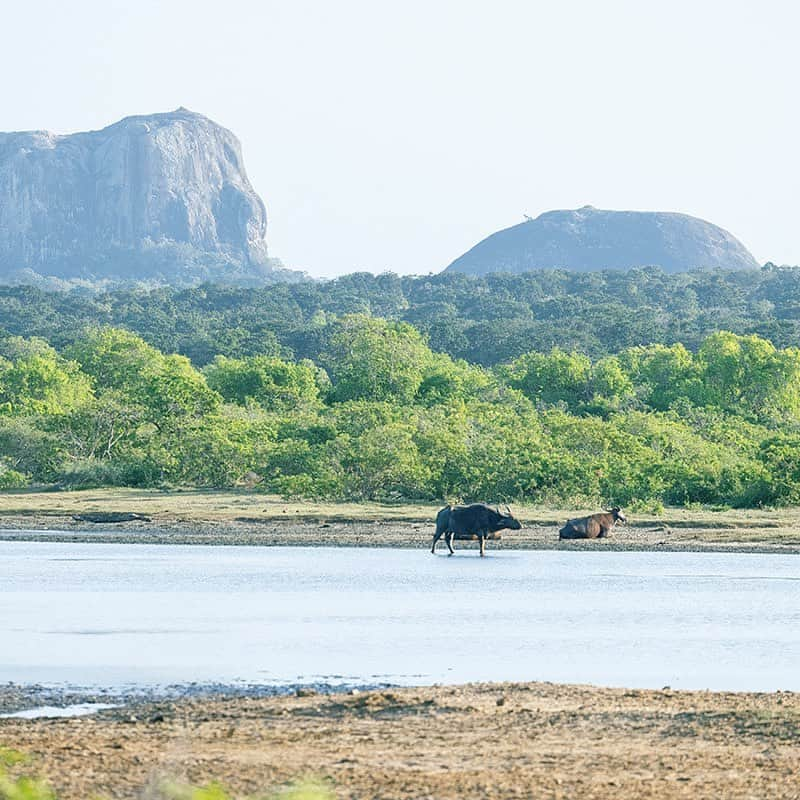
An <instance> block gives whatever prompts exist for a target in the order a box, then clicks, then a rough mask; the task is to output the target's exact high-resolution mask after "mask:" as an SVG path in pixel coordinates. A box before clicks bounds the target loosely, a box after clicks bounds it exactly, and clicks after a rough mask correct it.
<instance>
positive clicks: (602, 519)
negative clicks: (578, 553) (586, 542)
mask: <svg viewBox="0 0 800 800" xmlns="http://www.w3.org/2000/svg"><path fill="white" fill-rule="evenodd" d="M617 521H620V522H626V521H627V520H626V519H625V515H624V514H623V513H622V509H620V508H612V509H610V510H609V511H606V512H605V513H603V514H592V515H590V516H588V517H578V518H576V519H568V520H567V524H566V525H565V526H564V527H563V528H562V529H561V530H560V531H559V532H558V538H559V539H603V538H605V537H606V536H608V532H609V531H610V530H611V529H612V528H613V527H614V525H616V524H617Z"/></svg>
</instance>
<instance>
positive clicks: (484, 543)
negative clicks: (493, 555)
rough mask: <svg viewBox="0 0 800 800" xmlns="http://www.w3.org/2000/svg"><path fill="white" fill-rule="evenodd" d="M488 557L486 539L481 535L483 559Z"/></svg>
mask: <svg viewBox="0 0 800 800" xmlns="http://www.w3.org/2000/svg"><path fill="white" fill-rule="evenodd" d="M485 555H486V537H485V536H484V535H483V534H481V558H483V557H484V556H485Z"/></svg>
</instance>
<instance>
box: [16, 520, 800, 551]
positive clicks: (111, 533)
mask: <svg viewBox="0 0 800 800" xmlns="http://www.w3.org/2000/svg"><path fill="white" fill-rule="evenodd" d="M558 527H559V525H558V524H552V525H543V524H527V525H526V526H525V527H524V528H523V529H522V530H521V531H513V532H510V533H509V532H506V533H505V534H504V535H503V538H502V539H501V540H500V541H492V542H489V543H488V544H487V550H488V551H489V552H491V551H496V550H578V551H581V550H583V551H586V550H588V551H663V552H740V553H794V554H798V553H800V541H798V542H794V541H786V540H785V539H782V540H781V541H774V540H770V539H769V537H768V536H767V537H763V538H761V539H760V540H759V539H753V538H748V539H745V538H742V537H737V535H736V533H737V531H736V529H723V530H720V529H711V530H709V529H705V528H701V527H698V528H671V527H670V526H669V525H667V524H661V525H638V526H634V525H630V526H625V527H619V528H617V529H616V530H615V531H614V534H613V536H612V537H611V538H608V539H603V540H593V541H580V540H579V541H560V540H559V538H558ZM747 533H748V534H750V535H751V537H752V531H747ZM432 535H433V528H432V525H431V524H430V523H429V522H423V521H414V520H408V521H399V520H387V521H379V520H371V521H370V520H356V521H332V522H327V521H322V520H297V519H288V520H285V521H284V520H274V519H265V520H255V519H243V518H240V519H231V520H201V519H192V520H174V519H173V520H163V519H162V520H153V521H152V522H138V521H134V522H123V523H117V524H108V523H101V524H96V523H87V522H81V521H79V520H75V519H73V518H72V517H71V516H61V515H48V516H44V515H37V514H31V515H25V516H12V515H4V516H2V517H0V541H49V542H107V543H108V542H112V543H114V542H115V543H125V544H189V545H223V546H224V545H230V546H241V545H262V546H281V545H282V546H292V547H392V548H413V549H425V548H430V545H431V539H432ZM455 546H456V549H457V550H470V551H472V550H476V549H477V544H476V543H473V542H457V543H456V545H455ZM438 552H439V553H440V554H445V553H446V552H447V548H446V547H445V545H444V544H443V543H442V542H440V543H439V548H438Z"/></svg>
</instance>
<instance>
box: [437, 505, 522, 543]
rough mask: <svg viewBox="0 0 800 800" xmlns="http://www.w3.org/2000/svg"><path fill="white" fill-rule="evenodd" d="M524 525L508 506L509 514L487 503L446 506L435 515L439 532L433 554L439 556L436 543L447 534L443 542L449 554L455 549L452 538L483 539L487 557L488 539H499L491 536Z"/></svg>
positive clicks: (516, 529)
mask: <svg viewBox="0 0 800 800" xmlns="http://www.w3.org/2000/svg"><path fill="white" fill-rule="evenodd" d="M521 527H522V525H520V524H519V521H518V520H516V519H514V516H513V515H512V514H511V510H510V509H509V507H508V506H506V513H505V514H501V513H500V512H499V511H498V510H497V509H495V508H490V507H489V506H487V505H486V504H485V503H473V504H472V505H470V506H445V507H444V508H443V509H442V510H441V511H440V512H439V513H438V514H437V515H436V533H435V534H434V535H433V546H432V547H431V553H434V554H435V553H436V542H438V541H439V539H441V537H442V534H444V540H445V542H446V543H447V548H448V550H449V551H450V555H453V553H455V550H453V539H480V542H481V555H482V556H483V555H485V554H486V540H487V539H489V538H491V539H494V538H498V539H499V538H500V537H499V536H498V537H495V536H492V535H491V534H494V533H497V531H501V530H503V529H504V528H507V529H509V530H512V531H518V530H519V529H520V528H521Z"/></svg>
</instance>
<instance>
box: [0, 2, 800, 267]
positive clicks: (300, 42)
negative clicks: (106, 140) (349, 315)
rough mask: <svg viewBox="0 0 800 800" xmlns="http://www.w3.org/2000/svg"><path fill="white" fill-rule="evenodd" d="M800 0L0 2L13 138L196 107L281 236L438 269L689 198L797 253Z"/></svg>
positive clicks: (295, 251) (358, 261)
mask: <svg viewBox="0 0 800 800" xmlns="http://www.w3.org/2000/svg"><path fill="white" fill-rule="evenodd" d="M797 8H798V4H796V3H793V2H775V1H774V0H773V1H771V0H761V1H760V2H756V1H755V0H752V2H737V1H736V0H729V2H716V1H713V0H707V1H706V2H703V0H695V1H694V2H684V0H669V2H667V1H666V0H664V2H658V3H655V2H645V1H643V0H639V1H638V2H633V1H631V2H628V1H626V0H586V1H585V2H579V1H578V0H574V1H573V2H570V1H569V0H558V1H556V0H553V1H552V2H547V3H544V2H532V1H531V2H510V1H509V2H503V0H493V1H492V2H489V0H487V1H486V2H468V0H460V1H458V2H456V1H454V2H449V1H447V2H445V1H443V2H436V1H435V0H428V2H418V1H417V0H404V1H403V2H397V3H389V2H380V0H373V2H366V1H363V2H360V1H359V2H356V1H355V0H338V1H337V2H319V1H316V2H314V1H311V0H285V2H272V1H269V0H268V1H266V2H244V1H243V0H226V2H208V1H207V0H191V1H186V0H174V1H173V2H170V0H158V1H156V0H136V1H135V2H121V0H72V1H71V2H69V3H65V2H63V0H38V2H36V3H23V2H22V0H3V1H2V5H1V6H0V10H1V11H2V16H1V17H0V19H2V31H1V32H0V74H2V75H3V90H2V96H1V102H0V130H27V129H34V128H37V129H39V128H45V129H49V130H52V131H54V132H58V133H65V132H70V131H75V130H85V129H91V128H100V127H103V126H104V125H107V124H109V123H111V122H114V121H116V120H117V119H119V118H121V117H123V116H128V115H130V114H139V113H148V112H153V111H167V110H171V109H174V108H177V107H178V106H181V105H183V106H186V107H188V108H190V109H192V110H194V111H199V112H201V113H204V114H206V115H207V116H209V117H211V118H212V119H215V120H216V121H217V122H220V123H222V124H223V125H225V126H226V127H228V128H230V129H231V130H233V131H234V132H235V133H236V134H237V135H238V136H239V138H240V139H241V140H242V144H243V148H244V157H245V163H246V165H247V169H248V173H249V176H250V179H251V181H252V183H253V185H254V186H255V188H256V190H257V191H258V192H259V193H260V194H261V196H262V197H263V198H264V200H265V202H266V204H267V210H268V214H269V219H270V222H269V231H268V241H269V245H270V251H271V253H272V254H273V255H274V256H277V257H280V258H282V259H283V260H284V262H285V263H286V264H287V265H288V266H293V267H299V268H304V269H307V270H308V271H310V272H311V273H312V274H314V275H325V276H329V275H334V274H341V273H344V272H350V271H353V270H356V269H366V270H370V271H382V270H384V269H391V270H394V271H397V272H414V273H427V272H429V271H439V270H440V269H442V268H443V267H445V266H446V265H447V264H448V263H449V262H450V261H451V260H452V259H453V258H455V257H456V256H458V255H460V254H461V253H462V252H464V251H465V250H467V249H468V248H469V247H471V246H472V245H473V244H475V243H476V242H477V241H478V240H480V239H482V238H483V237H484V236H486V235H488V234H489V233H492V232H493V231H495V230H497V229H498V228H502V227H506V226H508V225H512V224H514V223H516V222H518V221H521V220H522V216H523V214H529V215H531V216H535V215H537V214H539V213H541V212H542V211H546V210H549V209H553V208H576V207H579V206H582V205H586V204H592V205H595V206H598V207H603V208H626V209H652V210H669V211H683V212H686V213H689V214H695V215H697V216H700V217H703V218H705V219H708V220H710V221H712V222H715V223H717V224H719V225H722V226H723V227H724V228H727V229H728V230H730V231H731V232H732V233H734V235H736V236H738V237H739V238H740V239H741V240H742V241H743V242H744V243H745V245H747V246H748V247H749V248H750V249H751V250H752V251H753V253H754V254H755V256H756V258H758V259H759V260H760V261H766V260H773V261H776V262H778V263H792V264H800V232H799V231H798V228H800V111H799V110H798V100H797V96H798V79H800V55H798V53H800V48H798V37H799V36H800V11H798V10H797Z"/></svg>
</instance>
